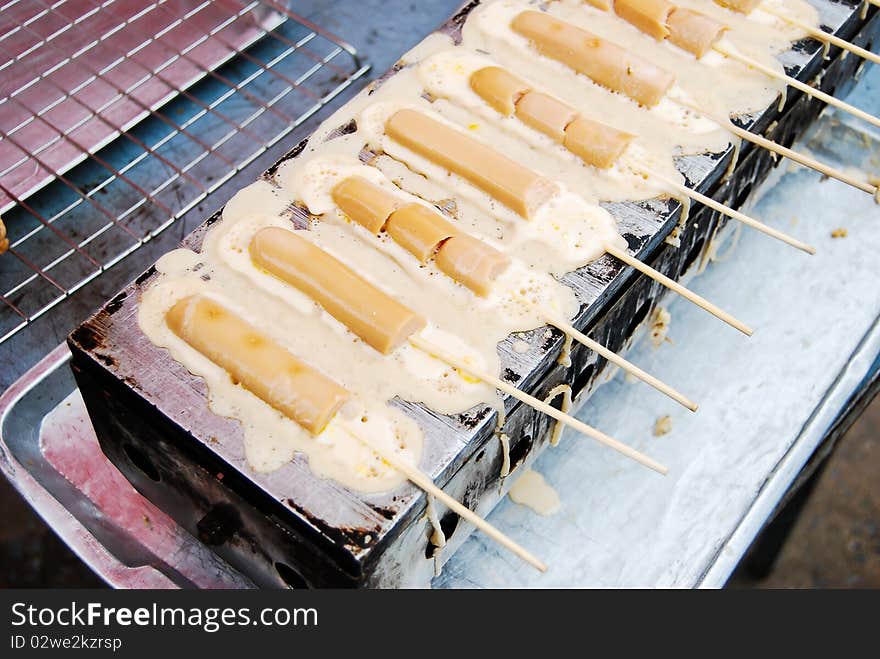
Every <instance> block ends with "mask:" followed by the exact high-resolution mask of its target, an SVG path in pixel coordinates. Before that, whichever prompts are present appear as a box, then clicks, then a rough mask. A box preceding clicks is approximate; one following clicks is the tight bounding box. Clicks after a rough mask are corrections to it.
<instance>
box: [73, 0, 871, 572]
mask: <svg viewBox="0 0 880 659" xmlns="http://www.w3.org/2000/svg"><path fill="white" fill-rule="evenodd" d="M477 4H478V3H476V2H475V3H471V4H468V5H466V6H465V7H463V8H462V9H461V10H460V11H459V12H457V13H456V14H455V15H454V16H453V17H452V18H451V19H450V20H449V21H448V22H447V23H446V24H444V25H443V26H442V27H441V28H440V29H441V31H443V32H445V33H448V34H452V35H456V34H457V33H458V31H459V29H460V27H461V24H462V23H463V22H464V20H465V18H466V17H467V15H468V14H469V13H470V12H471V11H472V10H473V9H474V7H475V6H477ZM817 7H819V9H820V15H821V17H822V22H823V23H824V24H825V25H826V27H828V28H829V29H831V30H833V32H834V33H835V34H837V35H839V36H841V37H843V38H845V39H848V40H851V41H854V42H855V43H858V44H860V45H863V46H866V47H870V45H871V43H872V41H873V40H874V39H875V38H876V36H877V33H878V30H880V20H878V19H877V12H876V10H874V9H872V10H871V11H870V12H869V13H868V15H867V17H866V18H864V19H862V18H861V17H860V14H859V7H858V5H857V4H856V2H835V3H832V2H822V3H817ZM781 60H782V61H783V63H784V64H785V66H786V68H787V70H788V73H789V74H790V75H793V76H796V77H797V78H799V79H801V80H805V81H817V83H816V84H818V85H819V86H820V87H821V88H822V89H823V90H825V91H827V92H829V93H835V94H837V95H841V94H843V93H845V92H846V91H847V89H849V87H850V86H851V85H852V84H854V81H855V79H856V77H857V75H858V73H859V70H860V67H862V66H864V63H863V62H862V61H860V60H858V59H857V58H855V57H852V56H847V57H841V53H840V51H838V50H836V49H831V51H830V52H829V54H828V57H823V49H822V47H821V45H819V44H818V43H816V42H813V41H804V42H800V43H797V44H794V46H793V48H792V49H791V50H790V51H788V52H786V53H784V54H783V55H782V56H781ZM394 73H395V71H394V70H393V69H392V71H390V72H388V73H387V74H386V75H385V76H384V77H383V78H380V79H379V80H378V81H377V82H376V83H373V84H381V83H382V81H383V80H384V79H386V78H387V76H390V75H394ZM363 93H366V92H363ZM822 107H823V106H822V104H820V103H817V102H815V101H813V100H811V99H808V98H806V97H804V96H803V95H802V94H800V93H797V92H792V91H791V90H790V91H789V98H788V99H787V102H786V104H785V106H784V108H783V109H782V111H781V112H780V111H779V108H778V106H777V105H776V104H774V105H773V106H772V107H769V108H768V109H767V110H766V111H765V112H763V113H757V114H755V115H749V116H743V117H740V118H739V119H738V123H740V124H741V125H742V126H745V127H747V128H749V129H750V130H752V131H753V132H759V133H763V134H765V135H766V136H768V137H770V138H771V139H773V140H775V141H777V142H779V143H781V144H784V145H790V144H791V143H792V141H793V140H794V139H795V137H796V136H797V135H799V134H801V133H802V132H803V131H804V130H805V128H806V127H807V126H808V125H809V124H810V123H811V122H812V121H813V120H814V119H815V118H816V117H817V116H818V114H819V112H820V111H821V110H822ZM340 128H342V127H340ZM306 143H307V141H306V142H303V143H301V144H300V145H298V146H297V147H296V148H294V149H293V150H292V151H291V152H290V153H288V154H287V155H286V156H285V157H284V158H282V159H281V160H280V161H279V163H277V164H276V165H275V166H273V167H272V168H270V169H269V171H268V172H267V173H266V174H265V176H266V177H270V176H271V175H272V173H273V172H274V171H275V169H276V167H277V166H278V165H279V164H280V163H281V162H284V161H286V160H289V159H291V158H296V157H297V156H298V154H299V153H301V151H302V150H303V148H304V146H305V144H306ZM732 155H733V154H732V149H730V148H729V149H728V150H726V151H725V152H723V153H717V154H705V155H698V156H687V157H683V158H680V159H679V160H678V162H677V166H678V168H679V170H680V171H681V172H682V173H683V174H684V175H685V176H686V177H687V179H688V183H689V185H691V186H693V187H695V188H696V189H697V190H699V191H701V192H704V193H705V194H708V195H711V196H712V197H714V198H715V199H717V200H719V201H722V202H724V203H727V204H729V205H730V206H733V207H734V208H736V207H739V206H741V205H742V204H743V203H744V202H746V200H747V199H749V196H750V194H751V192H752V189H753V187H754V186H755V185H756V184H757V183H758V182H759V181H761V180H762V179H763V178H764V177H765V176H766V175H767V174H768V172H769V171H770V170H771V169H772V167H773V166H775V164H776V161H775V159H774V158H772V157H771V155H770V154H769V153H768V152H766V151H763V150H759V149H755V148H750V147H749V145H744V147H743V150H742V153H741V155H740V158H739V159H738V162H737V164H736V167H735V169H734V170H733V171H732V173H731V175H730V176H729V177H726V178H725V173H726V172H727V170H728V167H729V164H730V162H731V159H732ZM606 207H607V209H608V210H609V211H610V212H611V213H612V215H614V217H615V219H616V220H617V222H618V225H619V228H620V232H621V233H622V234H623V236H624V237H625V238H626V240H627V242H628V243H629V247H630V252H631V253H633V254H635V255H637V256H638V258H639V259H641V260H642V261H644V262H646V263H648V264H650V265H651V266H652V267H654V268H656V269H657V270H659V271H661V272H663V273H664V274H666V275H668V276H669V277H672V278H673V279H680V278H682V277H683V276H685V274H686V273H688V272H689V271H692V270H695V269H696V268H697V267H698V266H699V265H700V262H701V260H702V257H703V256H704V254H705V252H706V249H707V247H708V245H709V243H710V242H711V240H712V239H713V237H714V236H715V235H716V233H717V232H718V230H719V229H721V228H723V226H724V224H725V220H724V219H723V218H719V217H718V215H717V214H716V213H713V212H710V211H708V209H706V208H704V207H701V206H698V205H694V207H693V208H692V209H691V213H690V215H689V217H688V219H687V221H686V222H685V223H684V224H683V226H680V217H681V216H680V213H681V208H680V206H679V204H678V203H677V202H675V201H671V200H659V199H657V200H650V201H647V202H640V203H614V204H607V206H606ZM218 219H219V214H218V215H215V216H213V217H211V218H209V219H208V220H207V221H206V222H205V223H204V224H203V225H202V226H201V227H199V228H198V229H197V230H196V231H194V232H193V233H192V234H191V235H190V236H189V237H188V238H186V239H185V240H184V242H183V245H184V246H185V247H189V248H191V249H195V250H198V249H199V248H200V245H201V242H202V239H203V237H204V235H205V232H206V231H207V230H208V228H209V227H210V226H211V225H212V224H213V223H214V222H216V221H217V220H218ZM676 228H677V229H678V230H677V234H678V240H677V242H678V245H677V246H673V245H672V244H669V243H668V242H667V238H668V237H669V235H670V234H671V233H672V232H673V230H675V229H676ZM780 249H786V248H785V247H784V246H782V245H780ZM155 277H156V272H155V270H154V269H153V268H151V269H149V270H147V271H146V272H145V273H144V274H143V275H141V276H140V277H138V278H137V279H136V280H135V281H134V282H133V283H132V284H130V285H129V286H128V287H126V288H125V289H124V290H123V291H122V292H121V293H119V294H118V295H117V296H115V297H114V298H113V299H112V300H111V301H110V302H108V303H107V304H106V305H105V306H104V308H102V309H101V310H100V311H99V312H98V313H97V314H96V315H94V316H93V317H92V318H90V319H89V320H88V321H86V322H85V323H84V324H83V325H81V326H80V327H79V328H77V329H76V330H75V331H74V332H73V333H72V334H71V336H70V339H69V346H70V349H71V351H72V354H73V358H72V367H73V371H74V375H75V378H76V382H77V384H78V386H79V388H80V390H81V392H82V395H83V398H84V400H85V403H86V407H87V408H88V411H89V414H90V416H91V419H92V422H93V424H94V427H95V431H96V433H97V436H98V439H99V441H100V444H101V447H102V448H103V450H104V452H105V453H106V455H107V456H108V457H109V458H110V460H111V461H112V462H113V463H114V464H115V465H116V466H117V467H118V468H119V469H120V470H121V471H122V473H123V474H125V476H126V477H127V478H128V479H129V480H130V481H131V483H132V484H133V485H134V486H135V487H136V488H137V490H138V491H139V492H141V493H142V494H143V495H144V496H145V497H147V498H148V499H149V500H150V501H151V502H152V503H154V504H155V505H156V506H158V507H159V508H160V509H162V510H163V511H164V512H166V513H167V514H169V515H170V516H171V517H172V518H173V519H174V520H176V521H177V522H178V523H179V524H180V525H181V526H182V527H184V528H185V529H186V530H188V531H189V532H190V533H192V534H193V535H194V536H196V537H198V538H199V539H201V540H202V542H203V543H205V544H206V545H208V546H210V547H211V548H212V549H213V550H214V551H215V552H216V553H217V554H219V555H220V556H221V557H222V558H224V559H225V561H227V562H228V563H229V564H230V565H232V566H233V567H234V568H235V569H236V570H238V571H240V572H241V573H242V574H244V575H246V576H247V577H248V578H250V579H251V580H253V582H254V583H256V584H257V585H260V586H268V587H287V586H293V587H303V586H311V587H319V586H352V587H399V586H424V585H427V584H428V583H430V579H431V578H432V576H433V574H434V572H435V569H437V567H439V565H440V564H442V562H443V561H444V560H445V559H446V558H448V556H450V555H451V552H453V551H454V550H455V548H456V547H457V546H458V545H460V544H461V542H462V541H463V540H464V538H465V537H466V536H467V534H468V533H469V532H470V531H471V528H470V526H469V525H468V524H467V523H465V522H461V521H460V520H459V518H458V516H457V515H455V514H454V513H451V512H449V511H446V510H444V509H443V508H442V507H441V506H438V509H439V510H438V512H439V515H440V520H441V526H442V527H443V529H444V531H445V533H446V536H447V539H448V544H447V546H446V547H445V548H444V549H443V550H442V551H441V552H439V553H438V554H435V551H434V549H435V548H434V547H433V545H432V544H431V540H430V536H431V534H432V528H431V526H430V523H429V522H428V520H427V519H426V516H425V511H426V503H427V500H426V497H425V495H424V494H423V493H422V492H421V491H420V490H418V489H416V488H415V487H413V486H410V485H404V486H401V487H400V488H398V489H397V490H395V491H393V492H388V493H381V494H372V495H365V494H362V493H358V492H353V491H351V490H348V489H347V488H344V487H342V486H340V485H338V484H336V483H334V482H332V481H329V480H322V479H319V478H317V477H315V476H314V475H313V474H312V472H311V471H310V469H309V466H308V463H307V460H306V459H305V458H304V457H302V456H297V457H296V458H295V459H294V460H293V461H291V462H290V463H289V464H287V465H286V466H284V467H283V468H281V469H279V470H277V471H275V472H272V473H269V474H257V473H255V472H254V471H253V470H252V469H250V468H249V467H248V465H247V463H246V462H245V459H244V454H243V444H242V433H241V430H240V428H239V426H238V423H237V422H236V421H234V420H231V419H226V418H221V417H218V416H216V415H215V414H213V413H212V412H211V411H210V410H209V409H208V405H207V398H206V388H205V386H204V383H203V381H202V380H201V379H199V378H196V377H193V376H192V375H190V374H189V373H188V372H187V370H186V369H185V368H184V367H183V366H182V365H180V364H179V363H177V362H175V361H174V360H173V359H172V358H171V357H170V356H169V354H168V353H167V352H166V351H164V350H162V349H159V348H157V347H155V346H154V345H153V344H151V343H150V342H149V340H148V339H147V338H146V337H145V336H144V335H143V334H142V333H141V331H140V329H139V328H138V325H137V320H136V316H137V314H136V311H137V301H138V299H139V296H140V294H141V292H142V291H143V290H144V289H145V288H146V287H148V286H149V285H150V284H151V283H152V282H153V280H154V279H155ZM563 281H564V282H565V283H566V284H567V285H569V286H570V287H572V288H573V289H574V291H575V292H576V294H577V296H578V298H579V300H580V302H581V309H580V312H579V314H578V316H577V317H576V319H575V320H574V321H573V324H574V325H575V326H576V327H577V328H579V329H581V330H582V331H584V332H586V333H588V334H589V335H590V336H591V337H593V338H594V339H596V340H597V341H599V342H601V343H602V344H604V345H606V346H608V347H609V348H611V349H612V350H615V351H625V350H626V347H627V346H628V345H629V343H630V342H631V341H632V339H633V337H634V336H635V335H637V334H638V333H639V330H640V328H641V327H642V326H643V325H644V324H645V322H646V320H647V319H649V317H650V313H651V311H652V310H653V309H654V308H655V307H656V306H657V304H658V301H659V300H660V299H662V297H663V296H664V295H665V294H666V291H665V289H663V288H662V287H660V286H659V285H658V284H656V283H655V282H653V281H652V280H650V279H648V278H646V277H643V276H638V275H637V273H634V271H633V270H631V269H630V268H627V267H623V266H622V265H621V264H620V263H619V262H616V261H615V260H614V259H612V258H610V257H608V256H606V257H603V258H601V259H599V260H597V261H595V262H593V263H591V264H589V265H588V266H586V267H583V268H581V269H579V270H577V271H576V272H572V273H569V274H567V275H565V277H563ZM705 322H718V321H716V320H714V319H712V318H710V317H708V316H707V317H706V320H705ZM725 331H728V330H722V331H721V332H719V341H723V340H724V332H725ZM729 331H731V332H732V331H733V330H729ZM524 338H525V340H526V341H527V342H528V343H529V344H530V346H531V349H530V350H528V351H526V352H525V353H520V352H517V351H514V350H513V349H512V340H511V339H508V340H506V341H504V342H502V343H500V344H499V353H500V354H501V357H502V374H503V377H504V378H505V379H506V380H507V381H509V382H511V383H516V385H517V386H519V387H520V388H522V389H524V390H525V391H528V392H529V393H531V394H533V395H535V396H537V397H538V398H544V397H545V396H547V395H548V392H550V390H551V389H553V388H554V387H556V386H557V385H559V384H569V385H571V387H572V389H573V393H574V395H575V396H576V397H577V403H578V404H584V402H585V401H586V400H587V399H588V397H589V395H590V393H591V392H592V391H593V390H594V389H595V388H596V387H597V386H598V385H599V384H600V383H601V381H602V380H603V379H604V377H605V376H606V375H607V373H606V369H607V367H608V365H607V363H606V362H605V360H604V359H601V358H599V357H598V356H597V355H596V354H595V353H593V352H591V351H589V350H587V349H586V348H584V347H582V346H579V345H576V346H575V347H574V349H573V350H572V352H571V360H570V361H571V364H570V366H563V365H561V364H560V363H558V358H559V356H560V352H561V350H562V347H563V337H562V335H561V334H560V333H559V332H558V331H555V330H548V329H547V328H539V329H536V330H534V331H531V332H527V333H525V335H524ZM645 395H659V394H655V392H653V391H651V390H650V389H648V388H646V389H645ZM395 404H398V405H400V406H401V407H402V408H404V409H405V410H406V411H407V412H408V413H409V414H411V415H412V417H413V418H414V419H416V420H417V421H418V423H419V424H420V425H421V427H422V428H423V429H424V431H425V448H424V455H423V457H422V463H421V467H422V469H423V470H424V471H426V472H427V473H428V474H429V475H430V476H431V477H432V478H433V479H434V481H435V482H436V483H437V484H438V485H440V486H442V487H443V488H444V489H445V490H446V491H447V492H448V493H449V494H450V495H452V496H454V497H456V498H457V499H459V500H460V501H462V502H463V503H464V504H465V505H466V506H468V507H470V508H472V509H475V510H477V511H478V512H480V513H481V514H485V513H487V512H488V511H489V510H491V508H492V507H493V506H494V505H495V504H496V503H497V502H498V501H499V499H500V498H501V497H502V496H503V495H504V494H505V493H506V491H507V489H508V488H509V486H510V484H511V483H512V481H513V480H514V479H515V477H516V476H517V475H518V472H519V469H520V468H521V467H522V465H524V464H526V463H530V462H531V461H532V460H533V459H534V457H535V456H536V455H537V454H538V453H539V452H540V451H541V450H542V449H543V448H545V447H546V446H547V444H548V443H549V438H550V434H551V430H552V423H551V421H550V420H549V419H548V418H547V417H546V416H545V415H542V414H539V413H536V412H534V411H533V410H532V409H531V408H529V407H527V406H524V405H522V404H518V403H517V402H516V401H514V400H512V399H510V398H509V397H508V398H506V399H505V405H506V411H507V419H506V422H505V424H504V432H505V433H506V434H507V435H508V436H509V437H510V462H511V473H510V476H509V477H507V478H502V477H501V476H500V472H501V464H502V450H501V446H500V442H499V440H498V438H497V435H496V433H495V426H496V415H495V412H494V411H493V410H491V409H490V408H489V407H478V408H475V409H472V410H469V411H467V412H466V413H463V414H459V415H455V416H442V415H438V414H435V413H433V412H432V411H431V410H428V409H426V408H424V407H422V406H420V405H417V404H411V403H407V402H401V401H395ZM621 413H625V411H624V410H621ZM629 439H632V438H629ZM626 468H632V469H639V468H641V467H638V466H637V465H634V464H633V465H629V464H628V465H626ZM645 477H646V478H653V477H657V476H655V475H653V474H650V473H649V472H646V473H645Z"/></svg>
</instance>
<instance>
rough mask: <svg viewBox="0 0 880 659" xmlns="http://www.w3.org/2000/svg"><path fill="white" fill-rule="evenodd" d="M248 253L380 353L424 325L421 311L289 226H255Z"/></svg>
mask: <svg viewBox="0 0 880 659" xmlns="http://www.w3.org/2000/svg"><path fill="white" fill-rule="evenodd" d="M250 253H251V258H252V259H253V260H254V263H256V264H257V266H259V267H261V268H263V269H264V270H266V271H268V272H269V273H270V274H272V275H274V276H276V277H278V278H279V279H281V280H282V281H285V282H287V283H288V284H290V285H291V286H294V287H295V288H297V289H299V290H300V291H302V292H303V293H305V294H306V295H308V296H309V297H310V298H312V300H314V301H315V302H317V303H318V304H319V305H320V306H321V307H323V308H324V309H325V310H326V311H327V313H329V314H330V315H331V316H333V317H334V318H335V319H336V320H338V321H339V322H340V323H342V324H343V325H345V326H346V327H347V328H348V329H349V330H351V331H352V332H353V333H355V334H356V335H357V336H359V337H360V338H361V339H363V340H364V342H366V343H367V344H369V345H370V346H372V347H373V348H375V349H376V350H378V351H379V352H381V353H382V354H386V355H387V354H388V353H390V352H392V351H394V350H395V349H396V348H397V347H398V346H400V345H401V344H402V343H403V342H404V341H406V340H407V338H409V336H410V335H412V334H413V333H415V332H418V331H419V330H420V329H422V328H423V327H424V326H425V320H424V319H423V318H422V317H421V316H419V315H418V314H416V313H415V312H413V311H411V310H410V309H408V308H407V307H405V306H404V305H402V304H401V303H400V302H398V301H397V300H395V299H394V298H392V297H391V296H389V295H386V294H385V293H383V292H382V291H381V290H379V289H378V288H376V287H375V286H373V285H372V284H371V283H369V282H368V281H367V280H366V279H364V278H362V277H361V276H360V275H358V274H357V273H355V272H354V271H353V270H351V269H350V268H348V267H347V266H345V265H344V264H343V263H342V262H340V261H338V260H337V259H335V258H334V257H333V256H331V255H330V254H328V253H327V252H325V251H324V250H322V249H321V248H320V247H318V246H317V245H314V244H312V243H311V242H309V241H308V240H306V239H305V238H302V237H300V236H298V235H297V234H296V232H294V231H288V230H286V229H282V228H280V227H267V228H265V229H260V230H259V231H258V232H257V233H256V235H255V236H254V237H253V239H252V240H251V244H250Z"/></svg>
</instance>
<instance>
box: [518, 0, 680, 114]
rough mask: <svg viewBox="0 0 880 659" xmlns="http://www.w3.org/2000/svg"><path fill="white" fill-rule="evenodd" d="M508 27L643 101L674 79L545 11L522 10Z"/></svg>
mask: <svg viewBox="0 0 880 659" xmlns="http://www.w3.org/2000/svg"><path fill="white" fill-rule="evenodd" d="M511 27H512V28H513V30H514V31H515V32H517V33H518V34H520V35H522V36H524V37H526V38H527V39H529V41H531V43H532V45H533V46H534V47H535V48H536V49H537V50H538V52H540V53H541V54H542V55H544V56H546V57H549V58H551V59H555V60H556V61H558V62H562V63H563V64H565V65H566V66H569V67H571V68H572V69H574V70H575V71H577V72H578V73H582V74H584V75H585V76H587V77H588V78H590V79H592V80H593V81H594V82H596V83H598V84H600V85H603V86H605V87H608V88H609V89H611V90H612V91H616V92H620V93H622V94H626V95H627V96H629V97H630V98H631V99H633V100H634V101H637V102H638V103H641V104H642V105H647V106H653V105H657V103H659V102H660V99H662V98H663V96H664V94H666V92H667V91H668V90H669V88H670V87H671V86H672V83H673V82H675V78H674V77H673V75H672V74H671V73H668V72H666V71H664V70H663V69H661V68H659V67H657V66H655V65H654V64H652V63H651V62H649V61H648V60H645V59H642V58H641V57H638V56H636V55H634V54H632V53H630V52H629V51H627V50H626V49H624V48H621V47H620V46H618V45H616V44H613V43H611V42H609V41H605V40H604V39H600V38H599V37H597V36H596V35H594V34H591V33H590V32H587V31H586V30H582V29H581V28H579V27H577V26H575V25H572V24H571V23H566V22H565V21H560V20H559V19H557V18H554V17H552V16H550V15H549V14H546V13H544V12H539V11H524V12H522V13H521V14H519V15H518V16H517V17H516V18H514V19H513V22H512V23H511Z"/></svg>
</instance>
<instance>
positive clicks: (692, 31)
mask: <svg viewBox="0 0 880 659" xmlns="http://www.w3.org/2000/svg"><path fill="white" fill-rule="evenodd" d="M725 30H727V27H726V26H724V25H722V24H721V23H719V22H718V21H716V20H714V19H712V18H709V17H708V16H706V15H705V14H700V13H699V12H696V11H691V10H690V9H681V8H676V9H674V10H673V12H672V15H671V16H670V17H669V41H671V42H672V43H674V44H675V45H676V46H678V47H679V48H681V49H682V50H686V51H687V52H689V53H691V54H692V55H696V56H697V57H702V56H703V55H705V54H706V53H708V52H709V51H710V50H712V46H714V45H715V43H716V42H717V41H718V40H719V39H720V38H721V37H722V36H723V35H724V32H725Z"/></svg>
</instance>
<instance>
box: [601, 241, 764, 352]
mask: <svg viewBox="0 0 880 659" xmlns="http://www.w3.org/2000/svg"><path fill="white" fill-rule="evenodd" d="M605 251H606V252H607V253H608V254H610V255H611V256H613V257H614V258H616V259H619V260H620V261H623V262H624V263H626V264H627V265H628V266H630V267H631V268H635V269H636V270H638V271H639V272H641V273H643V274H645V275H647V276H648V277H650V278H651V279H653V280H654V281H656V282H659V283H660V284H663V285H664V286H666V288H668V289H669V290H671V291H674V292H676V293H678V294H679V295H681V296H682V297H683V298H685V299H686V300H689V301H691V302H693V303H694V304H696V305H697V306H698V307H700V308H702V309H705V310H706V311H708V312H709V313H710V314H712V315H713V316H715V317H716V318H720V319H721V320H723V321H724V322H725V323H727V324H728V325H730V326H731V327H735V328H736V329H738V330H739V331H740V332H742V333H743V334H745V335H746V336H751V335H752V334H753V333H754V330H752V328H751V327H749V326H748V325H746V324H745V323H743V322H742V321H740V320H737V319H736V318H734V317H733V316H731V315H730V314H729V313H727V312H726V311H723V310H722V309H720V308H718V307H717V306H715V305H714V304H712V303H711V302H709V301H708V300H707V299H706V298H704V297H701V296H699V295H697V294H696V293H694V292H693V291H691V290H690V289H687V288H685V287H684V286H682V285H681V284H679V283H678V282H677V281H674V280H672V279H670V278H669V277H667V276H666V275H664V274H663V273H662V272H658V271H657V270H654V268H652V267H651V266H649V265H646V264H644V263H642V262H641V261H639V260H638V259H637V258H635V257H634V256H630V254H629V252H626V251H624V250H622V249H619V248H617V247H615V246H614V245H606V246H605Z"/></svg>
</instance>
